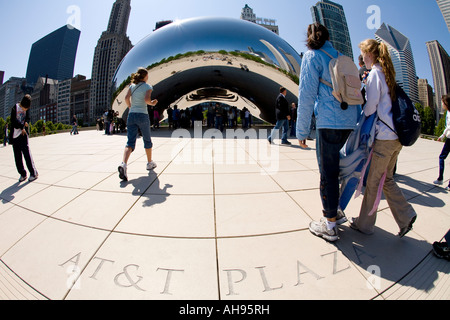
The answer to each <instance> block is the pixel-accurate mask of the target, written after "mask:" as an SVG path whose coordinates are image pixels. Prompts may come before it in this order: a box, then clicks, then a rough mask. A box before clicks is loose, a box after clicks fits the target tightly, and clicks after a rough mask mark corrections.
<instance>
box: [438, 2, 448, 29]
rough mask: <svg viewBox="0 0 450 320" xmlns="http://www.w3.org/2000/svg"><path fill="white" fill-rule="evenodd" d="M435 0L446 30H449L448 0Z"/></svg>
mask: <svg viewBox="0 0 450 320" xmlns="http://www.w3.org/2000/svg"><path fill="white" fill-rule="evenodd" d="M436 2H437V4H438V6H439V9H441V12H442V15H443V16H444V20H445V23H446V24H447V27H448V31H449V32H450V0H436Z"/></svg>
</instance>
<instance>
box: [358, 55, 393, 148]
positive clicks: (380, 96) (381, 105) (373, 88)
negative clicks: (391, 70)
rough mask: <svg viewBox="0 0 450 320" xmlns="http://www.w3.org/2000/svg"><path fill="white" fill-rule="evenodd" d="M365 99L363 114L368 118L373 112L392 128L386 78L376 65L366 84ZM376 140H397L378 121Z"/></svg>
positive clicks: (390, 104)
mask: <svg viewBox="0 0 450 320" xmlns="http://www.w3.org/2000/svg"><path fill="white" fill-rule="evenodd" d="M366 98H367V103H366V105H365V106H364V113H365V115H366V116H370V115H372V114H374V113H375V112H377V113H378V117H379V118H380V119H381V120H383V121H384V122H385V123H387V124H388V125H389V126H390V127H391V128H394V121H393V119H392V100H391V96H390V93H389V87H388V85H387V83H386V76H385V75H384V73H383V70H382V69H381V66H380V65H379V64H378V63H377V64H375V65H374V66H373V67H372V70H371V71H370V74H369V77H368V78H367V84H366ZM376 139H377V140H397V139H398V136H397V135H396V134H395V132H394V131H392V130H391V129H390V128H389V127H388V126H386V125H385V124H384V123H383V122H381V121H378V122H377V126H376Z"/></svg>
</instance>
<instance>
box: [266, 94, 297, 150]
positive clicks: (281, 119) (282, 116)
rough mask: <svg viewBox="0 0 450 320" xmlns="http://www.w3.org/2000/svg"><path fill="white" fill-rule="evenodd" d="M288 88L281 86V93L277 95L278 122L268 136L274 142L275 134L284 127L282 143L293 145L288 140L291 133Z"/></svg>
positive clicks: (270, 141)
mask: <svg viewBox="0 0 450 320" xmlns="http://www.w3.org/2000/svg"><path fill="white" fill-rule="evenodd" d="M286 94H287V90H286V88H284V87H281V88H280V94H279V95H278V97H277V101H276V105H275V111H276V118H277V123H276V124H275V128H273V130H272V133H271V134H270V136H269V137H268V138H267V140H268V141H269V143H272V140H273V136H274V135H275V134H276V132H277V131H278V130H280V128H282V129H283V131H282V132H283V133H282V136H281V144H284V145H291V144H292V143H290V142H289V141H288V133H289V121H291V115H290V114H291V113H290V110H289V102H288V101H287V99H286Z"/></svg>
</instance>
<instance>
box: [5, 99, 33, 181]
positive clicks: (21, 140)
mask: <svg viewBox="0 0 450 320" xmlns="http://www.w3.org/2000/svg"><path fill="white" fill-rule="evenodd" d="M30 107H31V96H30V95H25V96H24V97H23V99H22V101H21V102H20V103H18V104H16V105H15V106H14V107H13V108H12V110H11V132H10V139H9V141H12V145H13V151H14V159H15V161H16V167H17V171H18V172H19V174H20V179H19V182H23V181H25V180H26V179H27V172H26V171H25V168H24V167H23V161H22V155H23V157H24V158H25V162H26V164H27V167H28V171H30V178H29V179H28V181H30V182H32V181H34V180H36V179H37V178H38V172H37V170H36V167H35V165H34V161H33V158H32V157H31V153H30V147H29V138H28V135H29V122H30Z"/></svg>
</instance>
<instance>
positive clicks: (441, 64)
mask: <svg viewBox="0 0 450 320" xmlns="http://www.w3.org/2000/svg"><path fill="white" fill-rule="evenodd" d="M427 49H428V56H429V57H430V63H431V72H432V73H433V82H434V92H435V94H436V105H437V110H438V111H439V113H442V96H443V95H446V94H450V56H449V55H448V53H447V51H445V49H444V48H443V47H442V46H441V44H440V43H439V42H438V41H437V40H434V41H428V42H427Z"/></svg>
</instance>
